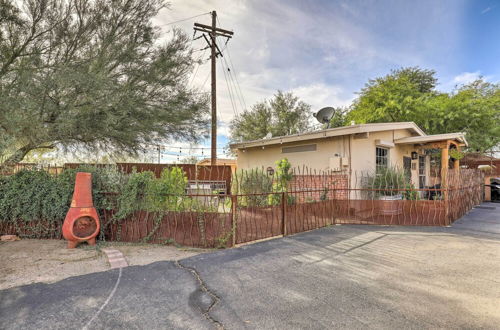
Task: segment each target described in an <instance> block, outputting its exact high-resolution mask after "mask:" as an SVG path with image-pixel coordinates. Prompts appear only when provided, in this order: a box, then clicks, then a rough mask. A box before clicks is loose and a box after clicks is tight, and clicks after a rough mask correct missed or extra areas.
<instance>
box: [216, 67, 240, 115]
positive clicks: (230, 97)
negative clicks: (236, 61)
mask: <svg viewBox="0 0 500 330" xmlns="http://www.w3.org/2000/svg"><path fill="white" fill-rule="evenodd" d="M220 62H221V64H222V71H223V72H224V80H225V81H226V86H227V91H228V94H229V100H230V101H231V107H232V108H233V112H234V116H235V117H238V110H237V109H236V104H235V101H234V99H233V95H232V94H233V93H232V89H231V86H230V85H229V81H228V79H227V74H226V67H225V66H224V62H223V61H222V59H221V60H220Z"/></svg>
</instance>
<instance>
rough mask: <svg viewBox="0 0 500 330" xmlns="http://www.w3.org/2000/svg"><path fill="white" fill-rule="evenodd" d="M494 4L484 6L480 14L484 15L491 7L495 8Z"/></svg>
mask: <svg viewBox="0 0 500 330" xmlns="http://www.w3.org/2000/svg"><path fill="white" fill-rule="evenodd" d="M495 7H496V6H492V7H486V8H484V9H483V10H482V11H481V15H484V14H486V13H487V12H489V11H491V10H492V9H493V8H495Z"/></svg>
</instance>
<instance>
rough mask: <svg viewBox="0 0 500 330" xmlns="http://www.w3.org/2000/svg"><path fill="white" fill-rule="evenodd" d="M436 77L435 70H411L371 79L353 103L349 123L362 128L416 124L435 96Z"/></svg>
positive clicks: (413, 68) (399, 70)
mask: <svg viewBox="0 0 500 330" xmlns="http://www.w3.org/2000/svg"><path fill="white" fill-rule="evenodd" d="M435 74H436V72H435V71H433V70H424V69H420V68H416V67H410V68H401V69H398V70H392V71H391V73H390V74H388V75H386V76H384V77H380V78H375V79H370V80H369V81H368V83H367V84H366V85H365V87H364V88H363V89H362V90H361V92H360V93H359V97H358V98H357V99H356V100H355V101H354V102H353V105H352V110H351V112H349V114H348V120H349V121H350V120H354V121H355V122H356V123H358V124H361V123H377V122H398V121H412V120H414V114H415V112H417V111H418V109H419V108H420V107H421V104H422V103H423V102H425V100H426V98H428V97H430V96H432V94H433V93H435V91H434V88H435V86H436V84H437V79H436V78H435V77H434V76H435Z"/></svg>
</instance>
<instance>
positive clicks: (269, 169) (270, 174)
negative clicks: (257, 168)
mask: <svg viewBox="0 0 500 330" xmlns="http://www.w3.org/2000/svg"><path fill="white" fill-rule="evenodd" d="M267 175H269V176H273V175H274V168H272V167H271V166H269V167H268V168H267Z"/></svg>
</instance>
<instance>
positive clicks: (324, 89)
mask: <svg viewBox="0 0 500 330" xmlns="http://www.w3.org/2000/svg"><path fill="white" fill-rule="evenodd" d="M292 92H293V93H294V94H295V95H297V96H298V97H299V98H300V99H301V100H302V101H304V102H306V103H308V104H310V105H311V106H312V110H313V111H317V110H319V109H321V108H323V107H326V106H333V107H341V106H347V105H349V104H350V103H351V102H352V100H353V97H350V96H346V93H345V92H344V90H343V89H342V87H340V86H335V85H326V84H323V83H318V84H312V85H308V86H301V87H298V88H294V89H293V90H292Z"/></svg>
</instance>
